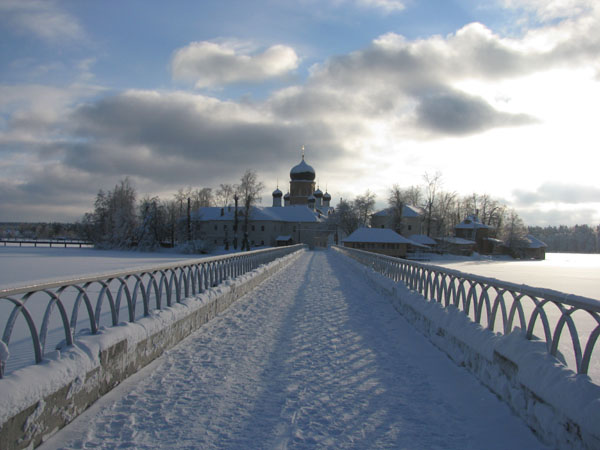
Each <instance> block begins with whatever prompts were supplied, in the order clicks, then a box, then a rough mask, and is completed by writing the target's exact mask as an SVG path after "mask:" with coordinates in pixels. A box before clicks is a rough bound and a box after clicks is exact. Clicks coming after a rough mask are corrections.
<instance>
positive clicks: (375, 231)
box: [342, 228, 419, 245]
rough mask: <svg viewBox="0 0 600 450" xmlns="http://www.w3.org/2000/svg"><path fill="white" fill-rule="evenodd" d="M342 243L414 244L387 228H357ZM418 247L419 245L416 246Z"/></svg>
mask: <svg viewBox="0 0 600 450" xmlns="http://www.w3.org/2000/svg"><path fill="white" fill-rule="evenodd" d="M342 242H375V243H386V244H388V243H392V244H412V245H415V244H416V242H413V241H411V240H410V239H407V238H405V237H404V236H401V235H399V234H398V233H396V232H395V231H394V230H390V229H389V228H359V229H358V230H356V231H354V232H353V233H352V234H351V235H350V236H348V237H347V238H346V239H344V240H342ZM416 245H419V244H416Z"/></svg>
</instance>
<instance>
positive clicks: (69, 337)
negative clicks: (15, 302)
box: [39, 288, 73, 358]
mask: <svg viewBox="0 0 600 450" xmlns="http://www.w3.org/2000/svg"><path fill="white" fill-rule="evenodd" d="M62 291H63V288H61V289H59V290H58V291H57V293H58V294H59V295H60V294H61V293H62ZM44 292H45V293H46V294H48V295H49V296H50V301H49V302H48V305H47V306H46V311H45V312H44V318H43V320H42V328H40V334H39V339H40V348H41V351H42V358H43V357H44V355H45V354H46V336H47V335H48V323H49V322H50V317H51V316H52V310H53V309H54V306H55V305H56V307H57V308H58V311H59V313H60V318H61V321H62V325H63V331H64V333H65V342H66V344H67V345H73V334H72V333H71V327H69V316H68V315H67V311H66V310H65V307H64V305H63V304H62V302H61V301H60V298H59V295H57V294H56V293H54V292H51V291H48V290H45V291H44Z"/></svg>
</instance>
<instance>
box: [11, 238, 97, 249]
mask: <svg viewBox="0 0 600 450" xmlns="http://www.w3.org/2000/svg"><path fill="white" fill-rule="evenodd" d="M0 244H3V245H4V247H6V246H7V244H9V245H11V246H16V245H17V244H19V247H22V246H23V245H25V246H34V247H37V246H38V245H40V246H48V247H52V246H53V245H54V246H55V247H64V248H67V247H79V248H83V247H93V246H94V243H93V242H91V241H85V240H83V239H38V238H31V239H26V238H0Z"/></svg>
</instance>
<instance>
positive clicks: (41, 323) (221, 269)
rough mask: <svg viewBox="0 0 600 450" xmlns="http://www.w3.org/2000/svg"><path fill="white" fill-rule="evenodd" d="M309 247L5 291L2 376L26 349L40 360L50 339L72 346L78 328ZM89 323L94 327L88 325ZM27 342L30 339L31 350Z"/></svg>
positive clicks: (133, 313)
mask: <svg viewBox="0 0 600 450" xmlns="http://www.w3.org/2000/svg"><path fill="white" fill-rule="evenodd" d="M304 247H305V246H303V245H295V246H289V247H278V248H274V249H263V250H255V251H251V252H245V253H235V254H232V255H224V256H217V257H211V258H204V259H196V260H186V261H183V262H181V263H176V264H168V265H160V266H153V267H149V268H144V269H142V270H131V271H121V272H115V273H109V274H103V275H99V276H93V277H86V278H77V279H70V280H64V281H59V282H52V283H45V284H38V285H31V286H25V287H19V288H16V289H3V290H0V307H3V309H2V310H0V311H2V312H6V314H5V317H6V322H5V323H4V329H3V334H2V336H1V341H0V378H2V377H3V376H4V373H5V370H7V368H8V370H9V371H10V370H14V369H16V368H18V366H19V365H20V366H23V365H26V364H23V363H21V364H19V365H17V366H15V364H12V367H11V361H15V360H17V361H23V360H26V359H27V355H24V354H23V353H24V352H27V353H28V354H30V355H31V356H32V361H31V362H35V363H40V362H42V361H43V360H44V354H45V353H46V351H48V349H49V350H50V351H53V350H54V347H55V345H51V344H57V343H58V344H59V345H60V346H62V347H64V346H70V345H72V344H73V342H74V340H75V339H76V336H77V333H78V329H79V332H81V333H82V334H87V335H89V334H92V335H93V334H97V333H98V330H99V329H100V327H101V326H108V327H111V326H116V325H118V324H119V323H120V322H122V321H124V320H126V321H129V322H135V321H136V320H138V319H139V318H141V317H146V316H149V315H150V314H151V313H152V311H154V310H160V309H162V308H163V307H164V306H171V305H173V304H174V303H180V302H181V301H182V300H183V299H184V298H186V297H190V296H193V295H196V294H199V293H202V292H204V291H205V290H206V289H209V288H210V287H214V286H217V285H219V284H221V283H222V282H223V281H224V280H226V279H230V278H235V277H238V276H240V275H243V274H245V273H247V272H249V271H252V270H254V269H256V268H257V267H258V266H260V265H262V264H266V263H269V262H271V261H274V260H275V259H277V258H281V257H283V256H285V255H288V254H290V253H293V252H295V251H298V250H299V249H301V248H304ZM69 313H70V314H69ZM2 315H4V314H2ZM0 317H1V315H0ZM16 324H18V325H19V326H17V327H16ZM2 325H3V324H2V322H0V326H2ZM84 326H87V327H89V328H85V329H83V327H84ZM17 328H26V329H27V335H26V336H27V337H26V338H24V339H23V337H22V336H21V339H20V344H21V345H11V338H12V336H13V333H14V332H15V330H16V329H17ZM0 330H2V328H0ZM19 332H20V333H22V332H23V330H20V331H19ZM57 332H58V333H57ZM50 334H53V338H52V339H49V336H50ZM49 341H52V342H49ZM23 342H26V343H27V346H26V347H27V350H25V349H24V346H23V345H22V344H23Z"/></svg>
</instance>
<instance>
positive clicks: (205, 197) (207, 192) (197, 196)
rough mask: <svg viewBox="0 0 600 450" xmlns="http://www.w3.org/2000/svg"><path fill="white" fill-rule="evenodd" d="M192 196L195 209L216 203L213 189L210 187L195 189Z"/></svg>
mask: <svg viewBox="0 0 600 450" xmlns="http://www.w3.org/2000/svg"><path fill="white" fill-rule="evenodd" d="M191 198H192V209H194V210H196V209H198V208H201V207H205V206H213V205H214V203H215V201H214V195H213V192H212V189H211V188H208V187H205V188H199V189H196V190H194V191H193V192H192V194H191Z"/></svg>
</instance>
